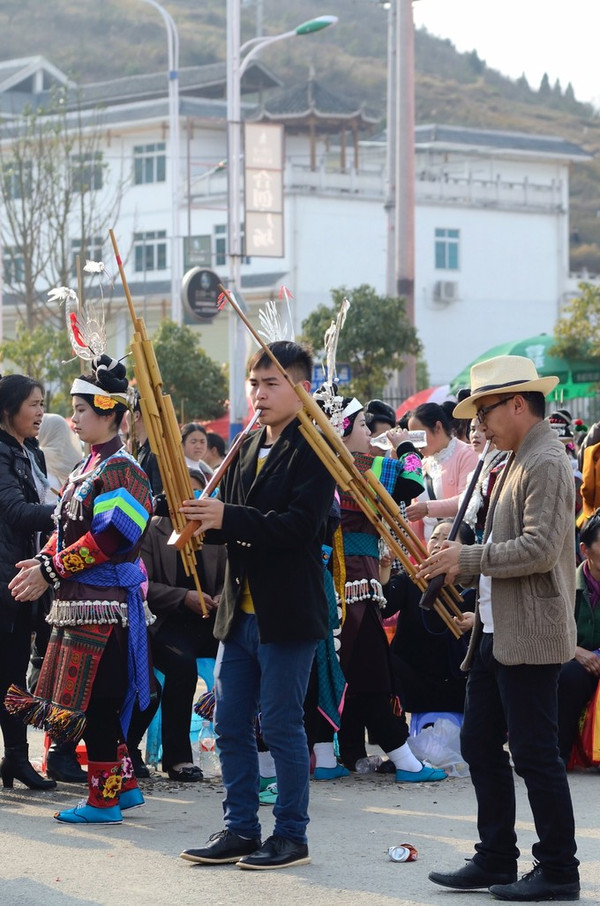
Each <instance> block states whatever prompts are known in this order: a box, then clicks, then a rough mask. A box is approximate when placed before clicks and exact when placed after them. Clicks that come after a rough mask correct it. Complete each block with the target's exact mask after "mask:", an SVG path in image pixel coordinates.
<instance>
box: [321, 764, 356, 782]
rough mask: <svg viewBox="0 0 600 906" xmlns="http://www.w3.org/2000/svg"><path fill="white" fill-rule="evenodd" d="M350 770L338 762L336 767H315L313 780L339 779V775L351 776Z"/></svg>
mask: <svg viewBox="0 0 600 906" xmlns="http://www.w3.org/2000/svg"><path fill="white" fill-rule="evenodd" d="M349 776H350V771H349V770H348V768H345V767H344V765H343V764H336V766H335V767H334V768H315V772H314V774H313V780H337V778H338V777H349Z"/></svg>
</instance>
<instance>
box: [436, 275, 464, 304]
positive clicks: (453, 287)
mask: <svg viewBox="0 0 600 906" xmlns="http://www.w3.org/2000/svg"><path fill="white" fill-rule="evenodd" d="M433 298H434V301H435V302H446V303H447V302H455V301H456V299H458V283H457V282H456V281H455V280H437V281H436V282H435V284H434V287H433Z"/></svg>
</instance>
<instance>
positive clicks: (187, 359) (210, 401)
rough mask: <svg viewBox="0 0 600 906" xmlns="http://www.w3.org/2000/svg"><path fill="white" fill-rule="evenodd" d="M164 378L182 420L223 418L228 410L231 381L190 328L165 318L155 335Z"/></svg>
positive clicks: (156, 351) (164, 388)
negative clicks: (229, 381)
mask: <svg viewBox="0 0 600 906" xmlns="http://www.w3.org/2000/svg"><path fill="white" fill-rule="evenodd" d="M153 344H154V351H155V353H156V358H157V360H158V366H159V368H160V372H161V375H162V379H163V390H164V392H165V393H168V394H170V396H171V398H172V400H173V406H174V407H175V411H176V412H177V413H178V415H179V417H180V418H181V420H182V421H189V420H192V419H206V420H208V419H213V418H219V416H221V415H223V414H224V413H225V411H226V400H227V380H226V378H225V374H224V372H223V370H222V369H221V368H219V366H218V365H217V364H215V362H213V360H212V359H211V358H209V356H207V355H206V353H205V352H204V350H203V349H202V347H201V346H200V337H199V336H198V334H196V333H194V331H193V330H192V329H191V328H190V327H185V326H184V327H178V326H177V324H175V322H174V321H169V320H165V321H163V322H162V324H161V325H160V327H159V329H158V331H157V332H156V334H155V335H154V337H153Z"/></svg>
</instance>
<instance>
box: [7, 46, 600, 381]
mask: <svg viewBox="0 0 600 906" xmlns="http://www.w3.org/2000/svg"><path fill="white" fill-rule="evenodd" d="M60 83H62V84H66V83H67V79H66V77H65V76H64V75H63V74H62V73H60V72H59V71H58V70H57V69H56V68H55V67H53V66H52V65H51V64H49V63H48V62H47V61H46V60H44V59H43V58H42V57H36V58H28V59H24V60H17V61H11V62H7V63H3V64H0V128H2V127H1V123H2V119H3V120H4V122H5V123H10V122H11V121H12V122H13V123H14V121H15V117H16V118H17V119H18V114H19V112H20V111H21V110H22V109H23V105H24V104H26V103H27V102H31V101H32V100H33V101H35V102H38V103H40V102H41V103H43V102H44V100H45V99H47V97H48V91H49V89H50V88H51V87H52V85H53V84H60ZM166 88H167V80H166V75H165V74H157V75H149V76H137V77H132V78H124V79H117V80H114V81H111V82H107V83H102V84H96V85H84V86H80V89H79V91H80V94H79V97H78V101H77V105H78V106H79V107H80V108H82V109H83V116H84V118H85V117H89V119H90V121H91V119H92V118H93V117H94V118H95V117H96V116H97V108H98V107H99V106H100V107H102V108H103V112H102V115H101V120H102V124H103V125H102V128H103V130H104V147H103V159H104V161H105V162H107V163H108V165H109V167H108V170H107V172H106V173H105V178H104V185H103V187H102V188H99V189H98V191H99V192H109V191H110V188H111V187H110V181H111V179H117V178H118V177H119V176H121V175H123V176H124V177H125V179H126V190H125V193H124V196H123V199H122V203H121V209H120V215H119V219H118V222H117V223H115V226H114V229H115V233H116V235H117V238H118V241H119V244H120V248H121V253H122V255H123V257H125V256H127V257H126V266H125V269H126V273H127V276H128V280H129V284H130V288H131V290H132V294H133V297H134V301H135V304H136V308H137V312H138V314H139V315H143V316H144V317H145V319H146V322H147V324H148V327H149V330H150V332H152V331H153V330H154V328H155V327H156V326H157V324H158V323H159V321H160V320H161V319H162V318H163V317H165V316H169V314H170V311H171V300H170V298H169V294H170V254H171V244H170V238H171V237H170V230H171V186H170V185H169V166H168V159H169V149H170V136H169V116H168V105H167V97H166ZM243 90H244V91H245V92H246V93H249V94H250V93H252V96H253V103H252V104H245V105H244V107H245V109H246V114H247V115H248V116H250V115H252V116H253V118H257V117H258V119H259V120H264V119H266V118H268V119H270V120H272V121H276V122H281V123H283V124H284V125H285V130H286V152H285V160H286V162H285V176H284V185H285V193H284V197H285V256H284V257H283V258H277V259H275V258H253V259H252V260H250V261H244V262H243V264H242V290H243V293H244V296H245V298H246V301H247V303H248V305H249V310H250V315H251V317H252V318H255V317H256V312H257V308H258V306H259V305H262V304H264V302H265V300H266V299H268V298H275V297H276V294H277V292H278V290H279V287H280V285H281V284H285V285H286V286H287V287H288V288H289V289H290V291H291V292H292V294H293V296H294V298H295V306H296V309H295V318H296V328H297V330H298V331H299V330H300V325H301V322H302V320H303V319H304V318H305V317H306V316H307V315H308V314H309V313H310V311H312V310H313V309H314V308H315V307H316V306H317V305H319V304H321V303H323V304H326V305H329V304H330V303H331V296H330V290H331V289H332V288H334V287H338V286H342V285H344V286H346V287H349V288H352V287H355V286H358V285H360V284H363V283H367V284H370V285H372V286H374V287H375V288H376V290H377V291H378V292H379V293H381V294H383V293H384V292H385V286H386V274H385V268H386V241H387V239H386V237H387V221H386V215H385V212H384V207H383V203H384V198H385V192H386V174H385V141H384V140H379V141H378V140H377V139H367V140H363V141H359V135H358V130H359V129H362V130H364V129H365V128H367V127H369V126H371V127H372V126H373V124H374V122H375V120H374V119H373V118H371V117H369V116H367V115H365V114H364V111H362V110H353V109H352V108H349V107H348V105H347V104H345V102H344V101H343V100H341V99H339V98H334V97H333V96H332V95H330V94H329V93H328V92H326V91H325V90H324V89H323V88H322V87H321V86H318V84H317V83H315V82H314V81H312V80H309V81H308V83H307V84H306V86H296V87H295V89H292V90H290V91H288V92H281V93H278V91H279V89H278V81H277V79H276V78H275V77H273V75H272V74H271V73H270V72H269V71H268V70H267V69H266V68H265V67H263V66H262V65H260V64H255V65H253V66H250V67H249V69H248V72H247V73H246V74H245V77H244V82H243ZM265 92H270V93H271V95H275V96H274V97H273V98H270V97H269V95H268V94H265ZM257 93H258V94H259V95H262V94H265V97H266V98H267V99H266V101H264V102H262V96H261V97H259V99H260V100H261V103H260V104H259V105H258V108H257V104H256V99H257V98H256V95H257ZM224 95H225V66H224V64H215V65H212V66H207V67H194V68H191V69H185V70H182V71H181V85H180V134H181V144H180V147H181V160H180V177H181V186H182V192H181V204H180V219H179V228H180V236H179V241H178V243H177V248H178V251H179V254H180V255H181V256H182V260H183V270H184V271H185V270H187V269H188V268H189V267H191V266H194V265H197V264H199V265H202V266H206V267H209V268H211V269H213V270H215V271H216V272H217V273H218V274H219V275H220V276H222V277H223V279H224V281H225V282H226V278H227V275H228V261H227V198H226V188H227V171H226V168H222V166H221V165H220V164H221V163H222V162H223V160H224V159H226V157H227V147H226V144H227V143H226V105H225V102H224ZM73 96H74V95H73ZM284 102H285V103H284ZM74 105H75V102H74ZM257 109H258V110H259V111H260V113H259V114H257V113H256V110H257ZM94 111H96V112H94ZM332 132H333V133H334V135H336V136H339V139H338V140H337V141H336V142H335V144H334V142H333V141H332V139H331V133H332ZM348 132H351V133H352V134H353V141H352V142H350V143H349V146H348V147H346V135H347V133H348ZM5 136H6V130H3V131H2V133H0V141H3V142H4V143H5V142H6V141H7V139H6V137H5ZM415 153H416V180H417V182H416V226H415V230H416V237H415V239H416V243H415V245H416V268H415V273H416V282H415V309H416V326H417V329H418V332H419V336H420V338H421V340H422V342H423V344H424V347H425V359H426V361H427V365H428V368H429V374H430V378H431V383H432V384H444V383H447V382H448V381H449V380H450V379H452V378H453V377H454V376H455V375H456V374H457V373H458V372H459V371H460V370H461V369H462V368H463V367H464V365H465V363H466V362H468V361H469V360H470V359H472V358H474V357H475V356H477V355H479V354H480V353H481V352H483V351H485V349H486V348H488V347H490V346H492V345H495V344H497V343H501V342H504V341H508V340H512V339H520V338H523V337H527V336H530V335H534V334H537V333H540V332H542V331H547V332H552V330H553V327H554V324H555V321H556V318H557V315H558V314H559V311H560V307H561V304H562V303H563V302H564V300H565V299H566V298H567V296H568V295H569V293H570V291H571V290H572V288H573V287H572V284H571V283H569V266H568V221H569V191H568V181H569V167H570V165H571V164H572V163H573V162H579V161H585V160H588V159H589V158H588V157H587V155H586V154H585V153H584V152H583V151H582V150H581V149H580V148H578V147H577V146H575V145H573V144H571V143H569V142H566V141H564V140H562V139H560V138H552V137H545V136H537V135H525V134H512V133H505V132H494V131H490V130H478V129H466V128H458V127H447V126H435V125H432V126H420V127H418V128H417V130H416V145H415ZM2 217H3V212H2V211H1V210H0V219H1V218H2ZM4 235H6V233H4ZM4 241H5V243H6V241H7V240H6V238H5V240H4ZM71 241H72V246H73V250H74V251H79V248H78V237H77V236H76V235H74V236H73V237H72V238H71ZM94 246H95V247H94V248H92V249H87V250H84V251H85V253H86V254H87V256H89V257H98V256H99V254H100V253H101V254H102V256H103V258H104V261H105V262H106V264H107V266H108V267H109V269H112V270H114V271H116V267H114V266H113V265H112V249H111V247H110V243H109V242H108V237H97V242H96V243H94ZM5 258H6V250H5ZM46 289H47V287H40V291H41V292H43V291H45V290H46ZM115 292H116V296H117V298H118V297H119V293H120V292H121V290H120V287H119V286H118V285H117V287H116V290H115ZM116 308H118V309H119V311H118V312H117V314H116V315H115V316H114V318H113V320H112V323H111V325H110V332H111V333H112V335H113V338H112V342H113V344H114V342H115V341H116V343H117V344H118V348H117V350H116V351H123V350H124V348H125V346H126V343H127V339H128V335H129V333H130V326H129V315H128V313H127V311H126V308H125V305H124V304H123V306H116ZM3 310H4V333H5V335H7V334H10V333H12V331H13V330H14V321H15V312H14V305H13V304H12V300H11V294H10V292H9V291H8V289H7V288H6V287H5V293H4V306H3ZM186 321H187V322H188V323H194V324H198V321H197V320H196V319H194V318H193V317H192V316H191V315H190V314H189V313H187V314H186ZM199 327H200V330H201V333H202V342H203V346H204V348H205V349H206V351H207V352H208V353H209V354H210V355H211V356H213V357H214V358H215V359H216V360H217V361H219V362H224V361H227V358H228V335H227V326H226V316H225V315H224V314H218V315H217V316H216V317H215V318H214V319H212V320H209V321H206V322H203V323H201V324H200V325H199Z"/></svg>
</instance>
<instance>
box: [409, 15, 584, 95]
mask: <svg viewBox="0 0 600 906" xmlns="http://www.w3.org/2000/svg"><path fill="white" fill-rule="evenodd" d="M413 17H414V22H415V27H416V28H421V27H423V26H424V27H425V28H426V29H427V31H429V32H431V34H434V35H436V36H437V37H440V38H449V39H450V40H451V41H452V43H453V44H454V46H455V47H456V49H457V50H459V51H461V52H462V51H470V50H476V51H477V53H478V55H479V57H480V58H481V59H482V60H485V62H486V63H487V65H488V66H489V67H490V68H491V69H497V70H499V71H500V72H501V73H503V74H504V75H507V76H510V77H511V78H515V79H517V78H519V76H520V75H521V74H522V73H523V72H524V73H525V75H526V77H527V81H528V82H529V85H530V87H531V88H534V89H537V88H538V87H539V84H540V81H541V79H542V76H543V74H544V72H547V73H548V77H549V79H550V84H551V85H554V83H555V81H556V79H560V83H561V85H562V88H563V91H564V89H565V88H566V87H567V85H568V84H569V82H571V84H572V85H573V89H574V91H575V97H576V98H577V100H578V101H588V102H592V103H594V104H595V106H596V107H598V108H600V2H599V0H568V2H559V0H419V2H414V3H413Z"/></svg>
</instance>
